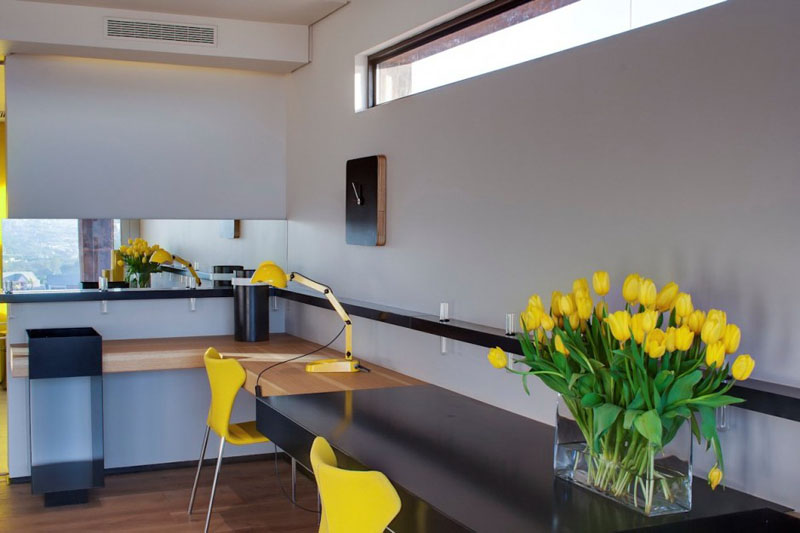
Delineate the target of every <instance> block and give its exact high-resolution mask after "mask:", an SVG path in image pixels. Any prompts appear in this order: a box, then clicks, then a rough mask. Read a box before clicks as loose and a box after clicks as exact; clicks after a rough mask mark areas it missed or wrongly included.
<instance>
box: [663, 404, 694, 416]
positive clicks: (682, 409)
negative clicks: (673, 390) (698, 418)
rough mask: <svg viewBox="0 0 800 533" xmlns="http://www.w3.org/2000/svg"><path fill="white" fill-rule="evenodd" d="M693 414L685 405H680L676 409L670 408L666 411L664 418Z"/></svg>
mask: <svg viewBox="0 0 800 533" xmlns="http://www.w3.org/2000/svg"><path fill="white" fill-rule="evenodd" d="M691 415H692V412H691V411H690V410H689V408H688V407H686V406H685V405H679V406H678V407H676V408H675V409H670V410H669V411H665V412H664V418H675V417H678V416H680V417H683V418H689V417H690V416H691Z"/></svg>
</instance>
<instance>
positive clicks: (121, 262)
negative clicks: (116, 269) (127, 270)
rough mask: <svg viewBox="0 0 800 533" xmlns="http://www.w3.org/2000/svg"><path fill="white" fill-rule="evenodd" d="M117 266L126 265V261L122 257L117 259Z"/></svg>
mask: <svg viewBox="0 0 800 533" xmlns="http://www.w3.org/2000/svg"><path fill="white" fill-rule="evenodd" d="M117 266H125V261H123V260H122V259H119V260H117Z"/></svg>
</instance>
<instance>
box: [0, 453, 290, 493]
mask: <svg viewBox="0 0 800 533" xmlns="http://www.w3.org/2000/svg"><path fill="white" fill-rule="evenodd" d="M274 458H275V454H274V453H261V454H256V455H238V456H235V457H224V458H223V459H222V462H223V464H235V463H253V462H257V461H272V460H273V459H274ZM278 458H279V459H282V460H284V461H287V462H288V461H289V456H288V455H286V454H285V453H283V452H279V453H278ZM216 462H217V460H216V459H204V460H203V465H204V466H208V465H214V464H216ZM190 466H197V461H196V460H194V461H174V462H171V463H156V464H150V465H135V466H118V467H115V468H106V469H105V474H106V475H107V476H114V475H117V474H136V473H140V472H155V471H158V470H173V469H176V468H188V467H190ZM30 482H31V476H18V477H9V478H8V483H9V484H12V485H15V484H20V483H30Z"/></svg>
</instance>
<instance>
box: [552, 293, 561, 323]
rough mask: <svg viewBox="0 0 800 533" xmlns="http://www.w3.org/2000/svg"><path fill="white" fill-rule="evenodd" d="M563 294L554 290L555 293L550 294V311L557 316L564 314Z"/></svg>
mask: <svg viewBox="0 0 800 533" xmlns="http://www.w3.org/2000/svg"><path fill="white" fill-rule="evenodd" d="M561 296H562V295H561V292H560V291H553V294H552V295H551V296H550V312H551V313H553V316H556V317H559V316H561V315H562V314H563V313H562V312H561Z"/></svg>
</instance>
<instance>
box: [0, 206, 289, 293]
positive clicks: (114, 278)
mask: <svg viewBox="0 0 800 533" xmlns="http://www.w3.org/2000/svg"><path fill="white" fill-rule="evenodd" d="M2 232H3V233H2V236H3V250H2V252H3V253H2V255H3V289H4V290H6V291H9V290H10V291H27V290H37V291H39V290H72V289H96V288H98V286H100V284H101V283H108V286H109V288H155V289H165V288H186V287H192V288H194V287H197V288H200V289H207V288H214V287H225V286H230V281H229V279H230V278H231V277H232V276H235V275H236V274H235V272H236V271H239V270H242V271H247V270H251V269H255V268H256V266H258V264H259V263H261V262H262V261H265V260H272V261H275V262H276V263H278V264H280V265H284V266H285V265H286V253H287V252H286V221H285V220H172V219H6V220H4V221H3V226H2ZM195 273H196V276H195ZM244 274H246V272H243V273H242V274H239V275H244ZM101 279H105V280H106V281H105V282H104V281H100V280H101Z"/></svg>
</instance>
